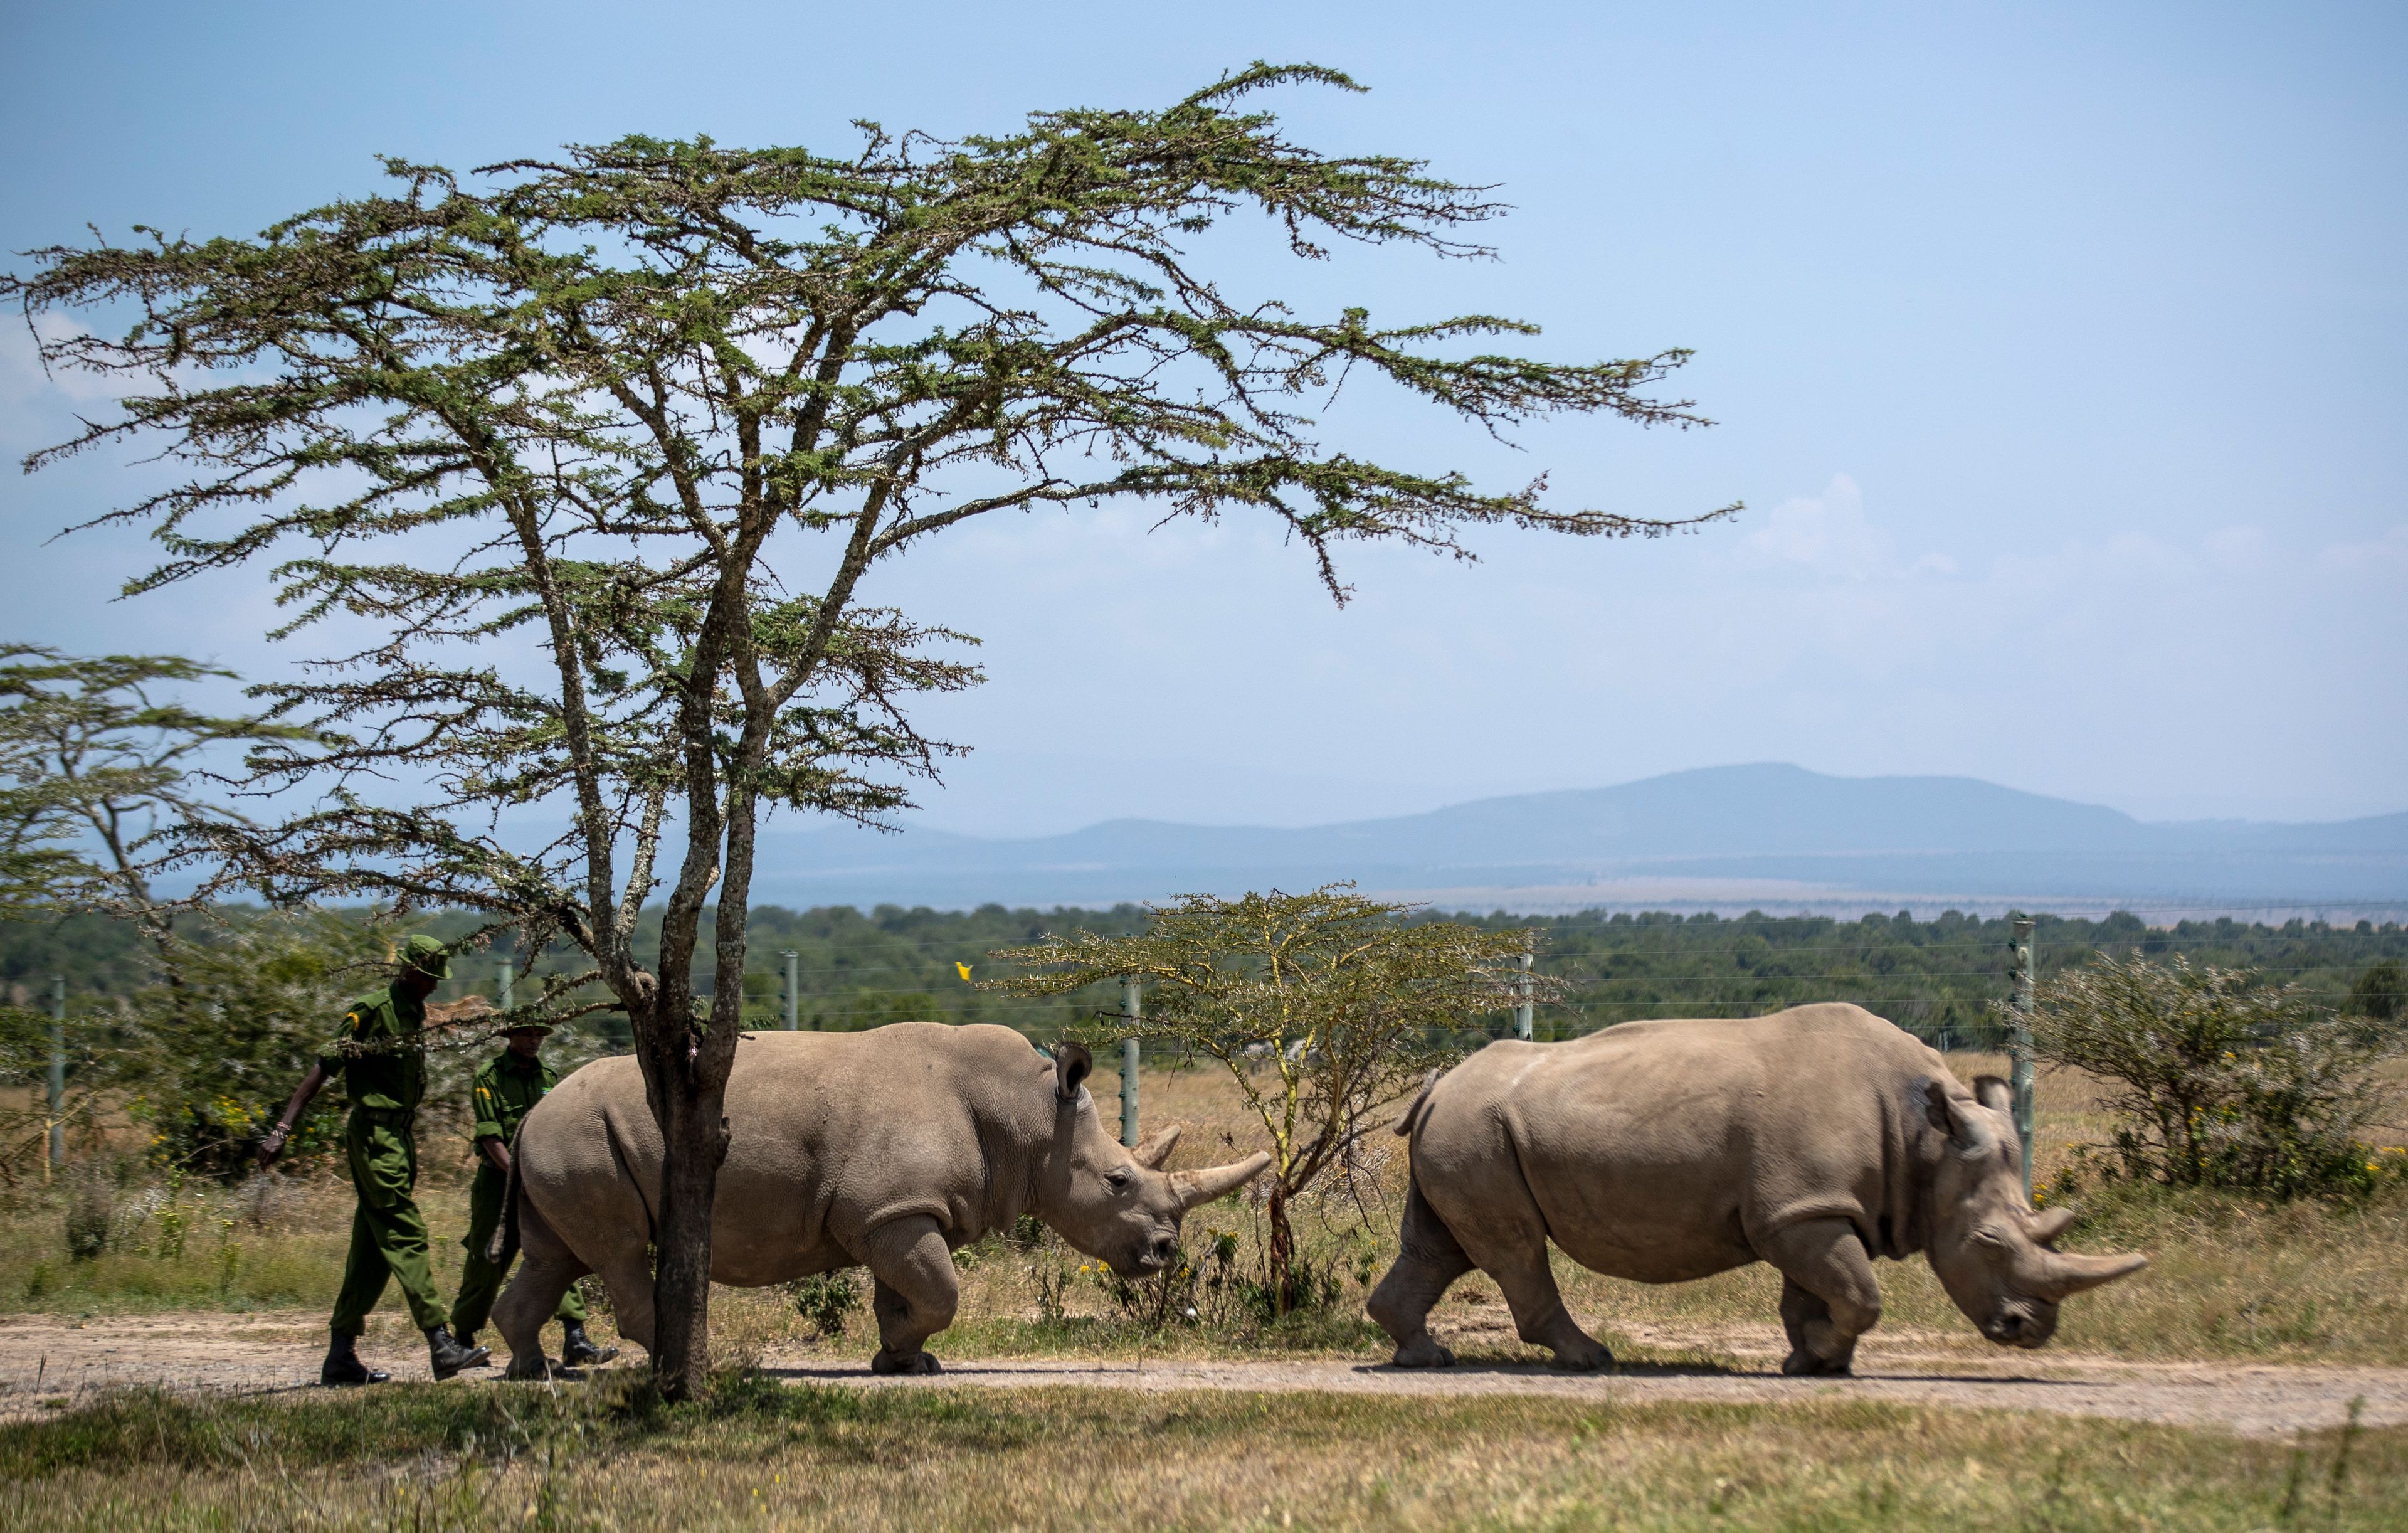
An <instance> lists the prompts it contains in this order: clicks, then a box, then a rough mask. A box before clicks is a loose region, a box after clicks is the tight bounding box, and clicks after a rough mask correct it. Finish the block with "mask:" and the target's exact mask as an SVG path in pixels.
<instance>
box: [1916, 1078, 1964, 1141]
mask: <svg viewBox="0 0 2408 1533" xmlns="http://www.w3.org/2000/svg"><path fill="white" fill-rule="evenodd" d="M1923 1116H1924V1118H1925V1120H1926V1121H1928V1123H1929V1124H1930V1125H1931V1126H1932V1127H1934V1128H1936V1129H1938V1130H1940V1132H1942V1134H1950V1133H1954V1132H1955V1131H1956V1124H1955V1122H1954V1120H1953V1119H1952V1118H1951V1116H1950V1114H1949V1111H1948V1083H1947V1082H1944V1081H1935V1080H1931V1079H1928V1078H1927V1079H1926V1080H1925V1081H1924V1082H1923Z"/></svg>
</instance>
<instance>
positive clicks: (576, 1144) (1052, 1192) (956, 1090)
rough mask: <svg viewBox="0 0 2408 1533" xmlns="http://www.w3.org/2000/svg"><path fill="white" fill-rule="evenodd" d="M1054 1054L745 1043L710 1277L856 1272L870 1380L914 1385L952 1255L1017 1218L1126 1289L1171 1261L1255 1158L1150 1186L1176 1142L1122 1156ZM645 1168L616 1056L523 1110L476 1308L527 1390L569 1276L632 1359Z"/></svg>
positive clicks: (646, 1339)
mask: <svg viewBox="0 0 2408 1533" xmlns="http://www.w3.org/2000/svg"><path fill="white" fill-rule="evenodd" d="M1057 1054H1058V1058H1057V1059H1048V1058H1046V1057H1045V1056H1044V1055H1043V1054H1041V1053H1038V1052H1037V1051H1036V1050H1035V1049H1032V1048H1030V1047H1029V1045H1028V1042H1027V1040H1026V1039H1023V1038H1022V1037H1021V1036H1020V1035H1019V1034H1018V1033H1015V1032H1013V1031H1011V1029H1010V1028H1007V1027H995V1026H988V1025H983V1024H980V1025H971V1026H961V1027H953V1026H945V1025H941V1024H936V1023H926V1022H907V1023H897V1024H894V1025H892V1026H887V1027H877V1028H872V1029H869V1030H868V1031H866V1032H859V1033H781V1032H772V1033H755V1034H749V1035H747V1036H746V1037H745V1038H744V1039H743V1040H742V1041H741V1042H740V1043H739V1044H738V1046H737V1051H736V1066H735V1068H734V1069H733V1070H732V1071H731V1072H730V1073H729V1075H728V1079H727V1124H728V1128H729V1131H730V1133H729V1141H728V1149H727V1159H726V1161H725V1162H724V1164H723V1165H722V1166H721V1167H720V1170H719V1182H718V1189H719V1190H718V1201H717V1205H716V1208H717V1211H716V1214H715V1215H714V1218H713V1221H712V1224H713V1232H712V1240H711V1253H710V1255H711V1267H710V1275H711V1278H712V1280H713V1281H714V1282H723V1283H727V1284H730V1285H732V1286H735V1287H738V1288H754V1287H761V1286H764V1285H766V1284H768V1283H774V1282H789V1281H791V1280H793V1279H796V1278H800V1277H806V1276H809V1275H810V1274H811V1273H814V1272H827V1271H833V1270H835V1269H836V1268H845V1267H867V1268H869V1273H870V1277H871V1278H872V1279H873V1280H874V1284H875V1294H876V1297H875V1303H874V1305H873V1309H874V1311H875V1312H876V1315H877V1319H878V1334H879V1339H880V1340H881V1341H882V1343H883V1344H882V1346H881V1347H880V1348H879V1350H878V1353H877V1354H876V1355H875V1356H873V1357H872V1358H871V1359H870V1367H871V1368H874V1369H876V1370H877V1371H879V1372H882V1373H934V1372H936V1371H937V1360H936V1359H935V1358H934V1357H932V1356H930V1355H929V1354H927V1353H926V1352H925V1350H923V1347H922V1343H923V1342H925V1340H927V1339H928V1338H929V1337H931V1336H933V1335H935V1334H936V1333H937V1332H939V1331H940V1330H943V1329H944V1328H945V1327H946V1326H947V1325H952V1324H953V1308H954V1303H955V1300H956V1297H957V1290H956V1288H955V1284H954V1277H953V1260H952V1255H951V1253H952V1250H953V1247H956V1246H960V1245H964V1244H966V1243H968V1242H969V1241H971V1240H975V1239H978V1238H979V1237H980V1236H982V1235H984V1234H985V1233H987V1232H988V1231H990V1230H996V1229H1008V1228H1010V1227H1011V1225H1012V1222H1013V1221H1014V1220H1016V1219H1018V1218H1019V1217H1020V1216H1021V1215H1022V1214H1023V1213H1034V1214H1036V1215H1037V1217H1038V1218H1039V1219H1041V1220H1043V1221H1044V1222H1045V1223H1046V1224H1048V1225H1052V1226H1053V1227H1054V1229H1055V1230H1057V1231H1059V1232H1060V1234H1061V1236H1062V1238H1063V1239H1066V1240H1068V1242H1069V1243H1070V1244H1071V1245H1073V1246H1076V1247H1077V1248H1078V1249H1079V1250H1081V1251H1082V1252H1084V1253H1085V1254H1088V1255H1090V1256H1095V1257H1098V1258H1100V1259H1102V1260H1103V1261H1105V1262H1108V1263H1110V1264H1111V1268H1112V1269H1113V1270H1114V1271H1116V1272H1119V1273H1120V1274H1122V1275H1123V1276H1125V1277H1142V1276H1144V1275H1146V1274H1148V1273H1151V1272H1154V1271H1158V1270H1160V1269H1161V1268H1162V1267H1163V1266H1165V1265H1166V1264H1167V1263H1168V1262H1169V1261H1170V1260H1171V1259H1172V1258H1173V1257H1174V1256H1176V1254H1178V1250H1179V1225H1180V1221H1181V1219H1182V1218H1183V1216H1184V1215H1185V1213H1186V1211H1188V1210H1189V1209H1191V1208H1194V1207H1196V1206H1197V1204H1199V1203H1205V1202H1210V1201H1211V1199H1213V1198H1216V1197H1219V1196H1222V1195H1223V1194H1225V1193H1227V1192H1229V1191H1231V1190H1233V1189H1235V1188H1237V1187H1239V1186H1240V1185H1242V1184H1243V1183H1245V1182H1248V1181H1250V1180H1252V1179H1253V1178H1254V1176H1255V1175H1256V1174H1258V1173H1259V1172H1260V1171H1261V1170H1262V1169H1263V1168H1264V1167H1265V1166H1268V1165H1269V1163H1270V1157H1269V1155H1265V1154H1260V1153H1257V1154H1254V1155H1252V1156H1249V1157H1248V1158H1246V1159H1244V1160H1241V1161H1239V1162H1237V1163H1236V1164H1235V1165H1230V1166H1222V1167H1217V1168H1213V1169H1211V1170H1201V1171H1177V1172H1165V1171H1163V1170H1162V1169H1161V1166H1162V1163H1163V1162H1164V1161H1165V1160H1166V1159H1168V1156H1169V1154H1170V1148H1171V1142H1172V1140H1174V1139H1177V1137H1178V1132H1179V1131H1178V1130H1177V1129H1176V1128H1172V1129H1170V1130H1168V1131H1167V1132H1164V1133H1161V1134H1157V1135H1155V1136H1154V1137H1153V1138H1151V1139H1148V1140H1147V1141H1146V1142H1145V1143H1143V1144H1141V1145H1140V1146H1139V1147H1138V1148H1137V1149H1136V1150H1135V1151H1133V1152H1132V1151H1129V1150H1125V1149H1123V1148H1122V1147H1121V1145H1120V1143H1119V1141H1118V1140H1116V1139H1113V1138H1112V1136H1111V1135H1110V1134H1108V1133H1106V1132H1105V1131H1104V1129H1103V1126H1102V1125H1100V1124H1099V1123H1097V1118H1096V1104H1095V1099H1094V1097H1093V1096H1090V1095H1089V1094H1088V1092H1087V1090H1086V1087H1085V1086H1084V1085H1083V1084H1082V1082H1084V1081H1085V1079H1086V1077H1087V1074H1088V1072H1089V1070H1090V1069H1091V1068H1092V1064H1091V1061H1090V1060H1089V1057H1088V1053H1087V1051H1086V1050H1085V1049H1083V1048H1081V1047H1079V1046H1078V1045H1076V1044H1065V1045H1063V1046H1062V1047H1061V1049H1060V1050H1058V1051H1057ZM660 1168H661V1139H660V1130H659V1128H658V1127H657V1126H656V1125H654V1124H653V1122H652V1110H650V1109H649V1108H648V1107H646V1106H645V1102H644V1082H643V1077H642V1075H641V1074H640V1073H639V1072H638V1069H637V1067H636V1062H635V1060H633V1059H632V1058H625V1057H621V1058H613V1059H598V1060H595V1062H594V1063H593V1064H591V1065H588V1066H586V1067H584V1068H583V1069H581V1070H579V1071H577V1072H576V1073H575V1074H574V1075H571V1076H570V1077H568V1079H566V1081H563V1082H561V1083H560V1084H559V1085H558V1086H556V1087H554V1088H553V1089H552V1093H551V1095H549V1096H546V1097H544V1099H543V1100H542V1101H541V1102H539V1103H538V1104H537V1105H536V1108H535V1110H533V1111H532V1112H530V1113H528V1114H527V1117H526V1122H525V1123H524V1124H523V1125H521V1127H520V1129H519V1139H518V1147H517V1151H516V1153H515V1154H514V1155H513V1156H512V1157H511V1161H510V1178H511V1193H510V1207H511V1211H512V1215H513V1217H514V1218H515V1220H516V1222H517V1233H518V1239H519V1240H520V1242H521V1244H522V1246H523V1249H524V1251H525V1253H526V1264H525V1265H524V1266H523V1267H522V1268H520V1269H519V1273H518V1276H517V1277H516V1278H515V1279H513V1280H512V1281H511V1282H510V1286H509V1290H508V1291H507V1292H505V1293H504V1294H503V1295H502V1297H501V1301H500V1302H499V1303H498V1304H496V1305H495V1309H494V1319H495V1324H496V1325H498V1326H499V1327H500V1329H501V1333H502V1337H503V1340H506V1341H507V1342H509V1348H510V1376H511V1377H513V1378H529V1377H541V1375H542V1373H543V1369H544V1361H543V1352H542V1343H541V1341H540V1340H539V1338H540V1333H541V1327H542V1325H543V1323H544V1321H545V1320H546V1319H548V1318H549V1317H550V1316H551V1314H552V1311H553V1309H554V1307H555V1306H557V1305H558V1304H559V1302H560V1297H561V1295H562V1294H564V1293H566V1291H567V1288H568V1285H569V1284H570V1283H571V1282H575V1281H576V1280H577V1279H578V1278H579V1277H580V1276H581V1275H582V1274H584V1273H586V1272H595V1273H599V1274H600V1275H601V1278H602V1282H603V1285H604V1286H605V1287H607V1288H608V1289H609V1291H610V1304H611V1308H612V1309H613V1311H615V1312H616V1314H617V1317H618V1324H619V1334H621V1335H622V1336H624V1337H626V1338H628V1339H629V1340H633V1341H636V1342H638V1343H639V1344H640V1345H642V1346H644V1347H646V1348H647V1349H649V1348H650V1347H651V1346H652V1271H651V1268H650V1265H649V1264H648V1262H647V1260H646V1254H645V1247H646V1244H647V1242H648V1241H649V1240H650V1239H651V1236H652V1213H653V1211H654V1209H655V1208H657V1207H658V1204H659V1198H660Z"/></svg>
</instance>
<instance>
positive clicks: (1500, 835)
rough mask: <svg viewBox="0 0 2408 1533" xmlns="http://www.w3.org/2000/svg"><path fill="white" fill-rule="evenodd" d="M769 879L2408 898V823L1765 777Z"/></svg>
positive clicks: (816, 855)
mask: <svg viewBox="0 0 2408 1533" xmlns="http://www.w3.org/2000/svg"><path fill="white" fill-rule="evenodd" d="M757 867H758V872H757V873H756V876H755V882H754V886H753V897H754V898H755V899H756V900H759V901H764V902H768V901H776V902H780V903H785V904H810V905H823V904H850V905H855V906H860V907H863V908H865V909H866V908H867V907H870V906H873V905H878V904H888V903H891V904H905V905H923V904H925V905H932V906H939V907H947V908H967V907H969V906H974V905H979V904H984V903H989V902H999V903H1004V904H1010V905H1040V906H1041V905H1053V904H1084V905H1097V904H1111V903H1113V902H1116V901H1119V900H1124V899H1159V898H1162V897H1164V896H1165V895H1170V894H1174V893H1186V892H1195V891H1204V892H1213V893H1230V892H1235V891H1237V890H1240V889H1246V888H1255V889H1260V888H1268V887H1272V886H1278V887H1282V888H1288V889H1301V888H1308V887H1311V886H1312V885H1314V884H1318V883H1324V882H1327V881H1330V880H1333V879H1341V878H1346V879H1353V880H1355V881H1356V883H1357V884H1359V885H1360V886H1362V887H1363V888H1364V889H1366V890H1380V891H1389V892H1398V893H1409V894H1412V895H1416V896H1417V897H1426V898H1431V899H1433V900H1434V901H1435V902H1437V903H1440V904H1442V905H1444V904H1449V903H1455V904H1461V905H1480V906H1484V907H1485V906H1501V907H1503V908H1507V909H1524V910H1551V909H1564V908H1580V907H1582V906H1584V905H1629V904H1639V905H1649V906H1655V907H1664V908H1673V909H1679V908H1683V907H1691V906H1694V907H1731V906H1744V905H1747V904H1756V905H1760V906H1762V907H1763V908H1765V909H1768V910H1771V909H1775V908H1783V907H1799V908H1804V907H1813V908H1818V909H1834V910H1842V909H1846V908H1847V907H1849V906H1851V905H1853V906H1855V907H1856V909H1858V910H1863V909H1868V908H1875V907H1879V908H1892V909H1894V908H1897V907H1898V906H1899V905H1900V904H1904V905H1907V906H1910V907H1919V906H1924V905H1930V906H1932V908H1934V909H1937V908H1938V904H1937V903H1935V902H1946V903H1957V904H1962V905H1965V906H1966V907H1967V908H1968V909H1972V908H1977V907H1982V906H1990V905H1998V904H2000V903H2003V902H2011V901H2027V902H2028V901H2054V902H2057V904H2058V905H2060V906H2071V905H2077V904H2078V905H2084V906H2088V905H2098V904H2114V903H2123V904H2128V905H2130V906H2132V907H2133V908H2135V909H2138V908H2140V907H2141V906H2143V905H2150V904H2155V905H2157V906H2162V907H2166V908H2172V907H2175V906H2186V905H2191V904H2200V905H2212V904H2221V905H2231V906H2234V907H2236V908H2238V907H2239V906H2241V905H2243V904H2245V903H2247V902H2253V901H2254V902H2260V903H2264V904H2270V905H2271V904H2279V903H2286V902H2295V903H2300V904H2310V905H2324V904H2336V905H2342V904H2346V905H2368V904H2377V905H2379V904H2384V903H2387V902H2398V903H2401V904H2402V905H2408V813H2403V814H2388V815H2379V816H2376V817H2373V818H2371V819H2364V820H2352V821H2345V822H2339V823H2333V824H2258V823H2252V822H2243V821H2200V822H2193V823H2187V824H2148V823H2144V822H2143V821H2139V820H2135V819H2133V818H2132V817H2131V816H2130V815H2128V814H2124V813H2122V812H2120V811H2118V810H2115V809H2102V808H2100V807H2099V806H2096V805H2090V804H2076V803H2071V802H2070V801H2068V800H2065V799H2060V798H2049V797H2044V796H2042V795H2039V794H2028V793H2019V792H2017V791H2015V790H2014V789H2012V788H2002V787H2000V786H1998V785H1997V784H1996V783H1991V782H1984V781H1978V780H1976V779H1972V778H1956V777H1875V778H1841V777H1827V776H1825V775H1823V774H1822V773H1819V772H1810V771H1807V770H1805V769H1804V768H1802V767H1799V766H1781V765H1757V766H1713V767H1706V768H1703V769H1700V770H1697V771H1687V772H1673V773H1670V774H1668V775H1666V776H1663V777H1654V778H1648V779H1645V780H1643V781H1638V782H1626V783H1623V784H1621V785H1620V786H1618V787H1612V788H1592V789H1580V790H1573V791H1569V792H1562V793H1543V794H1524V795H1516V796H1513V797H1509V798H1486V799H1481V800H1478V801H1476V802H1472V803H1468V804H1457V805H1455V806H1453V807H1451V808H1447V809H1436V810H1433V811H1431V812H1430V813H1427V814H1413V815H1401V816H1397V817H1394V818H1390V819H1383V820H1361V821H1355V822H1351V823H1348V824H1335V825H1321V826H1313V827H1310V828H1306V829H1297V830H1281V829H1270V828H1256V827H1245V826H1226V827H1225V826H1210V825H1183V824H1170V823H1167V822H1163V821H1154V820H1111V821H1106V822H1104V823H1103V824H1095V825H1090V826H1088V827H1086V828H1085V829H1083V830H1077V831H1072V832H1070V833H1069V834H1068V835H1063V836H1045V837H1034V838H1025V839H1005V838H983V837H971V836H958V835H951V834H947V833H945V832H941V831H932V830H922V829H912V830H907V831H904V832H902V833H900V834H896V835H882V834H879V833H876V832H868V831H859V830H853V829H838V830H823V831H804V832H775V831H773V832H771V833H769V834H767V835H765V836H764V837H763V838H762V845H761V848H760V858H759V862H758V865H757Z"/></svg>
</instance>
